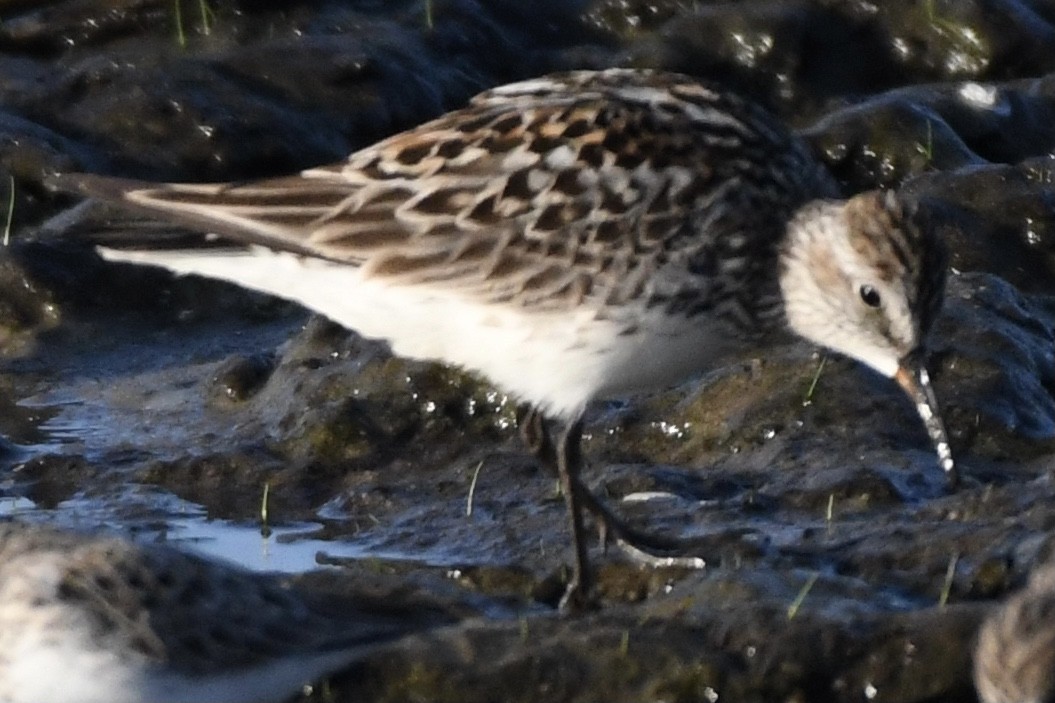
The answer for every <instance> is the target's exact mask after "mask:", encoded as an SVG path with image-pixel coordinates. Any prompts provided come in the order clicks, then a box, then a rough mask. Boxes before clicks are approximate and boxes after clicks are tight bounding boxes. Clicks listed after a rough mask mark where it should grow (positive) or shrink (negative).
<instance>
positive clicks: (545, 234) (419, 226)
mask: <svg viewBox="0 0 1055 703" xmlns="http://www.w3.org/2000/svg"><path fill="white" fill-rule="evenodd" d="M800 151H801V147H800V146H798V144H797V143H796V142H794V140H792V139H791V138H790V137H789V136H788V135H787V133H786V132H784V131H783V130H782V129H781V128H780V127H779V126H778V125H776V124H775V123H774V122H773V121H772V120H771V119H770V118H768V117H767V116H766V115H765V114H764V113H762V112H761V111H759V110H757V109H756V108H754V107H752V106H751V105H749V104H747V103H744V102H742V101H739V100H737V99H735V98H733V97H731V96H729V95H728V94H726V93H723V92H721V91H716V90H711V89H709V88H706V87H704V86H701V85H699V84H698V83H695V82H693V81H692V80H690V79H688V78H685V77H682V76H675V75H671V74H655V73H649V72H640V71H623V70H617V71H605V72H600V73H595V72H576V73H569V74H561V75H557V76H550V77H546V78H541V79H537V80H534V81H527V82H524V83H519V84H513V85H511V86H505V87H503V88H498V89H495V90H493V91H489V92H487V93H484V94H482V95H480V96H478V97H477V98H476V99H475V100H474V101H473V103H472V104H471V105H470V106H469V107H467V108H465V109H462V110H459V111H456V112H452V113H449V114H447V115H445V116H443V117H441V118H439V119H437V120H435V121H433V122H430V123H427V124H425V125H422V126H420V127H418V128H416V129H412V130H410V131H407V132H404V133H402V134H399V135H396V136H394V137H391V138H389V139H387V140H384V141H382V142H380V143H378V144H376V145H374V146H371V147H368V148H366V149H363V150H361V151H359V152H357V153H355V154H353V155H352V156H351V157H350V158H349V159H348V161H346V162H344V163H340V164H336V165H333V166H330V167H324V168H316V169H309V170H307V171H305V172H303V173H301V174H299V175H296V176H292V177H287V178H279V179H272V180H264V181H259V182H254V183H246V184H232V185H160V186H152V185H146V184H141V183H140V184H129V183H127V182H115V181H112V180H109V179H100V178H97V177H77V176H74V177H66V182H65V183H61V182H60V184H59V185H60V187H67V188H69V187H70V186H71V185H72V186H73V187H74V188H76V189H78V190H80V191H82V192H86V193H89V194H93V195H97V196H102V197H106V198H110V199H115V198H117V199H121V200H123V202H125V203H127V204H129V205H132V206H135V207H137V208H142V209H147V210H152V211H154V212H156V213H159V214H162V213H163V214H166V215H168V216H170V217H172V218H174V219H177V220H179V221H181V222H183V223H188V224H191V225H193V226H196V227H201V228H205V229H210V230H212V231H217V232H219V233H222V234H224V235H227V236H230V237H233V238H235V239H238V240H241V241H247V242H254V243H262V244H266V245H268V246H272V247H276V248H279V249H285V250H289V251H293V252H297V253H301V254H305V255H310V256H318V257H323V258H326V259H330V260H333V261H337V262H345V263H348V264H353V265H357V266H363V267H364V271H365V272H367V273H369V274H370V275H373V276H379V277H388V278H394V279H398V280H399V281H400V282H404V283H408V284H415V283H418V284H420V283H432V282H438V281H442V282H444V284H445V285H446V286H448V287H450V288H457V289H460V290H462V291H463V292H464V293H465V294H468V295H472V296H477V297H481V298H484V299H487V300H508V299H522V300H524V301H525V302H528V301H540V300H551V301H554V302H555V303H559V302H561V301H562V299H564V298H568V297H572V298H580V299H581V298H583V297H585V296H593V297H601V298H603V299H605V300H612V299H620V298H626V297H633V296H635V295H637V294H638V293H639V292H640V287H641V286H642V285H643V283H642V281H643V280H644V279H645V277H646V274H647V273H648V272H649V271H650V270H652V269H653V268H654V267H656V266H661V265H663V264H664V263H665V258H666V255H667V252H668V250H669V249H670V248H671V246H672V242H674V241H676V240H677V238H678V237H679V236H680V235H681V234H683V233H684V230H685V229H686V222H687V221H688V219H689V217H690V215H694V216H696V217H697V218H700V217H702V218H703V219H721V217H722V216H724V214H723V213H721V212H717V211H718V210H720V209H721V208H722V207H724V206H726V205H728V204H730V203H732V204H736V198H735V197H729V196H730V190H735V189H736V188H740V187H753V186H754V185H755V184H757V182H759V181H760V180H763V179H764V178H765V177H766V175H767V173H766V172H767V166H766V164H767V163H771V162H772V161H773V160H774V159H780V158H781V157H782V156H784V155H788V154H793V155H795V157H796V158H798V157H799V156H802V155H801V154H800V153H799V152H800ZM803 161H804V163H807V162H808V160H806V159H805V157H803ZM70 178H73V179H75V180H72V181H71V180H69V179H70ZM77 179H79V180H77ZM710 211H715V212H710Z"/></svg>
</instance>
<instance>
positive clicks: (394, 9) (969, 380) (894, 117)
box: [0, 0, 1055, 703]
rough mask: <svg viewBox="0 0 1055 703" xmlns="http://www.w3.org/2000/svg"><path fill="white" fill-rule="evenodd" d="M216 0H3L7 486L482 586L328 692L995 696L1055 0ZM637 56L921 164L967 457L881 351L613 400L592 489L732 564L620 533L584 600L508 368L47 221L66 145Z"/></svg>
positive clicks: (147, 164)
mask: <svg viewBox="0 0 1055 703" xmlns="http://www.w3.org/2000/svg"><path fill="white" fill-rule="evenodd" d="M200 7H201V6H200V5H199V4H198V3H189V2H184V3H183V4H182V13H181V19H182V25H181V26H179V25H178V24H177V22H176V20H175V16H174V12H173V10H174V4H173V2H171V0H122V1H120V2H94V1H92V0H88V1H84V0H63V1H57V2H32V1H29V0H27V1H25V2H18V3H9V4H8V5H6V6H5V10H4V18H3V19H4V21H3V23H2V24H0V203H2V202H4V201H6V198H7V196H8V193H9V192H10V187H11V186H12V184H13V196H12V202H13V203H14V206H13V211H12V227H11V231H10V239H11V244H10V246H6V247H4V249H3V251H2V252H0V350H2V354H3V355H2V359H0V436H2V437H3V442H2V444H0V512H2V513H3V514H5V515H15V516H18V517H19V518H20V519H25V520H37V521H46V522H56V523H59V524H66V525H75V526H79V527H92V528H103V529H108V530H114V531H118V532H122V533H125V534H129V535H131V536H133V537H135V538H137V539H167V540H170V541H174V542H176V543H180V544H184V545H186V546H187V547H188V548H196V549H199V550H203V551H207V552H209V553H212V554H219V555H223V556H226V557H227V558H229V559H234V560H237V561H242V562H243V563H246V564H250V565H252V566H253V567H254V568H275V569H281V570H287V571H292V572H299V571H301V570H302V569H303V568H304V565H305V563H308V562H310V561H312V559H313V558H314V560H315V562H316V563H317V564H318V565H319V567H320V568H319V570H314V571H311V572H310V573H305V574H300V575H295V576H294V577H295V578H296V579H297V580H298V582H299V584H300V585H301V586H302V587H304V588H308V589H325V590H336V591H340V590H342V589H345V588H347V589H349V590H352V585H355V586H356V587H361V586H362V584H363V583H367V582H369V583H375V584H376V588H378V589H380V590H381V591H384V590H385V589H391V590H392V591H395V590H399V589H403V590H405V589H418V590H420V591H421V592H422V593H425V594H428V596H429V597H430V598H432V599H435V600H438V601H440V602H443V603H445V604H447V605H457V606H458V607H460V608H462V609H463V612H464V613H465V614H466V615H474V616H475V617H473V618H472V619H471V620H470V621H468V622H467V623H466V624H465V625H463V626H458V627H454V628H449V629H446V630H442V631H438V632H435V633H430V634H424V635H422V636H419V637H414V638H411V639H409V640H406V641H403V642H399V643H397V644H394V645H392V646H391V647H388V648H386V650H384V651H383V652H381V653H379V654H377V655H376V656H372V657H371V658H369V659H367V660H366V661H364V662H362V663H361V664H360V665H357V666H356V667H354V668H353V669H351V670H349V671H348V672H346V673H345V674H342V675H341V676H338V677H335V678H334V679H333V680H332V681H331V682H329V683H328V684H326V685H325V686H319V687H317V688H316V691H315V693H314V694H312V698H311V699H312V700H327V701H340V700H369V701H390V700H391V701H395V700H400V701H403V700H432V701H443V700H455V699H456V700H459V701H477V700H479V701H494V700H504V701H519V700H540V699H545V700H549V701H565V700H566V701H581V700H606V701H640V700H664V701H709V702H710V703H713V702H714V701H715V700H733V701H773V700H787V701H829V700H830V701H860V700H862V699H867V700H877V701H923V700H926V701H959V700H970V698H971V696H972V695H973V694H972V692H971V687H970V670H969V661H968V654H969V651H970V647H971V643H972V638H973V635H974V631H975V628H976V627H977V624H978V622H979V619H980V618H981V617H982V616H983V615H984V613H985V612H986V611H987V610H988V609H989V608H990V607H991V606H992V604H993V603H994V602H995V601H996V600H998V599H999V598H1001V597H1002V596H1004V595H1005V594H1006V593H1007V592H1009V590H1011V589H1013V588H1014V587H1016V586H1017V585H1019V584H1021V583H1022V582H1023V580H1024V577H1025V576H1026V574H1028V572H1029V571H1030V569H1031V568H1032V567H1033V566H1034V564H1036V563H1038V562H1039V561H1043V560H1045V559H1048V558H1050V557H1051V553H1052V550H1053V548H1055V547H1053V544H1052V543H1051V538H1050V537H1049V535H1050V532H1051V526H1052V524H1053V523H1055V508H1052V507H1051V506H1052V505H1055V298H1053V297H1052V296H1053V295H1055V240H1053V235H1052V231H1053V223H1055V215H1053V212H1055V210H1053V196H1052V182H1053V177H1052V174H1053V172H1055V166H1053V161H1052V158H1051V156H1050V154H1051V152H1052V149H1053V148H1055V128H1053V127H1052V125H1053V124H1055V119H1053V116H1055V114H1053V113H1055V78H1053V75H1055V74H1052V73H1051V72H1052V71H1055V65H1052V64H1053V63H1055V59H1053V58H1052V57H1055V6H1053V5H1051V4H1050V3H1043V2H1034V3H1021V2H1012V1H1011V0H1008V1H1006V2H999V1H997V2H986V3H982V2H962V3H944V2H940V1H935V2H933V3H926V2H924V3H921V2H909V1H908V0H905V1H904V2H887V3H882V4H871V3H861V2H850V1H848V2H808V1H806V0H802V1H800V2H785V3H770V2H767V3H756V2H740V3H720V4H710V3H688V2H653V3H637V2H577V3H565V2H540V3H534V4H529V5H525V4H523V3H511V2H491V3H483V2H480V3H476V2H470V1H469V0H452V1H451V2H439V1H436V2H430V3H427V4H426V3H422V2H410V1H405V2H362V3H360V2H337V1H336V0H334V1H330V2H287V3H263V4H260V3H240V2H234V1H231V2H222V3H221V2H218V1H217V2H212V3H210V4H208V7H210V8H211V14H206V15H202V14H201V13H200V12H201V11H200ZM529 7H530V10H529V9H527V8H529ZM615 65H634V66H640V67H656V68H667V69H673V70H681V71H685V72H689V73H692V74H695V75H699V76H705V77H708V78H717V79H720V80H723V81H725V82H727V83H728V84H730V85H732V86H733V87H734V88H736V89H737V90H740V91H742V92H745V93H748V94H750V95H752V96H753V97H754V98H756V99H758V100H761V101H763V102H765V103H766V104H767V105H769V106H770V107H771V109H773V110H774V111H776V112H777V113H778V114H780V115H781V116H782V117H784V118H785V119H787V120H788V121H789V122H790V123H791V124H793V125H795V126H796V127H798V128H801V129H802V130H803V132H804V134H805V135H806V136H807V138H808V139H809V140H810V141H811V143H812V144H813V145H814V146H815V147H816V149H817V151H818V153H819V154H820V155H821V157H822V158H823V159H824V160H825V161H826V162H827V163H828V164H829V165H830V166H831V168H832V170H833V172H834V173H835V174H836V175H837V177H838V178H839V179H840V181H841V182H842V184H843V185H844V187H845V189H846V191H847V192H856V191H859V190H863V189H866V188H873V187H880V186H882V187H903V188H904V189H906V190H907V191H909V192H911V193H913V194H914V195H915V196H917V197H918V198H919V199H920V200H921V202H923V203H924V205H925V206H926V207H927V209H928V210H929V211H930V212H932V213H934V216H935V217H936V218H937V221H938V222H939V224H940V226H941V227H942V229H943V232H944V234H945V236H946V238H947V240H948V241H949V244H950V248H951V250H952V254H953V269H954V272H953V275H952V276H951V277H950V283H949V289H948V293H947V303H946V306H945V308H944V311H943V313H942V316H941V318H940V320H939V322H938V325H937V329H936V330H935V333H934V335H933V338H932V340H931V345H930V351H931V353H930V360H929V367H930V369H931V375H932V378H933V381H934V385H935V390H936V393H937V396H938V398H939V400H940V402H941V404H942V409H943V414H944V416H945V420H946V424H947V425H948V429H949V431H950V434H951V438H952V444H953V450H954V452H955V454H956V457H957V459H958V461H959V465H960V468H961V472H962V474H963V478H964V481H963V485H962V486H960V487H959V488H957V489H956V490H954V491H951V492H950V491H949V490H948V489H947V488H946V486H945V484H944V477H943V476H942V475H941V472H940V470H939V469H938V468H937V466H936V465H935V461H934V457H933V454H932V449H931V448H930V446H929V444H928V441H927V438H926V436H925V434H924V432H923V430H922V428H921V427H920V423H919V421H918V418H917V417H916V416H915V412H914V410H913V408H912V407H911V404H910V403H909V402H908V401H907V400H905V399H904V398H903V397H902V395H901V393H900V391H899V390H898V389H897V388H895V387H894V386H893V384H892V383H890V382H888V381H886V380H885V379H882V378H879V377H877V376H875V375H874V374H872V373H870V372H868V371H866V370H865V369H863V368H861V367H860V366H859V365H856V364H854V363H851V362H849V361H846V360H844V359H840V358H836V357H828V358H822V357H821V356H819V354H818V352H817V351H816V350H814V349H812V348H809V347H808V346H805V345H801V344H800V345H791V346H788V347H783V348H778V349H773V350H771V351H770V352H768V353H767V354H766V356H765V358H752V357H745V358H743V359H740V360H738V361H737V363H734V364H731V365H729V366H727V367H724V368H720V369H716V370H714V371H713V372H712V373H709V374H707V375H706V376H704V377H702V378H699V379H695V380H692V381H689V382H687V383H685V384H683V385H681V386H679V387H677V388H674V389H671V390H669V391H665V392H661V393H656V394H653V395H651V396H643V397H635V398H624V399H612V400H610V401H607V402H605V403H599V404H597V406H596V407H594V408H592V409H591V411H590V414H589V415H588V418H587V428H586V432H587V436H586V440H585V447H584V448H585V452H586V455H587V457H588V458H589V461H590V464H591V466H590V469H589V472H588V473H589V475H588V478H589V481H590V483H591V485H592V486H593V488H594V489H595V490H597V491H598V492H599V493H600V494H602V495H604V496H605V497H606V500H608V502H609V503H610V504H612V505H613V506H614V508H615V509H616V510H618V511H619V512H620V513H621V514H623V515H625V516H627V518H628V519H630V520H631V521H632V522H633V523H634V524H635V525H640V526H642V527H647V528H648V529H650V530H654V531H661V532H664V533H667V534H671V535H676V536H678V537H679V538H682V539H683V540H685V542H686V551H687V552H689V553H692V554H698V555H700V556H703V557H705V558H706V559H707V562H708V567H707V568H706V569H704V570H702V571H686V570H678V569H659V570H642V569H641V568H639V567H637V566H634V565H632V564H630V563H628V562H627V561H626V560H625V559H624V558H623V557H622V556H621V555H620V554H618V553H617V552H612V553H609V554H608V555H607V556H602V555H601V553H600V550H599V549H597V550H595V553H594V558H595V561H596V563H598V564H599V565H600V575H599V591H600V593H601V594H602V609H601V610H600V612H597V613H592V614H588V615H584V616H581V617H576V618H570V619H568V618H561V617H558V616H556V615H555V614H554V613H553V607H554V605H555V604H556V602H557V600H558V598H559V596H560V593H561V592H562V588H563V582H564V580H565V579H566V577H567V568H568V564H569V562H570V556H571V555H570V553H569V549H568V537H567V534H566V531H565V529H564V525H565V517H564V509H563V502H562V500H561V499H560V496H559V495H558V494H557V490H556V484H555V481H554V479H553V477H552V476H549V475H547V474H546V473H545V472H544V471H543V470H541V469H540V468H539V467H537V466H536V464H535V462H534V461H533V459H532V458H531V456H529V454H528V453H527V452H526V451H525V450H524V449H523V448H522V447H521V446H520V444H519V443H518V441H517V438H516V429H515V405H514V403H513V401H512V400H511V399H509V398H507V397H506V396H505V395H504V394H502V393H501V391H499V390H497V389H494V388H492V387H491V386H490V385H489V384H488V383H487V381H486V380H484V379H479V378H475V377H472V376H469V375H466V374H463V373H461V372H460V371H458V370H454V369H449V368H444V367H442V366H439V365H435V364H426V363H419V362H409V361H405V360H401V359H398V358H393V357H392V356H391V355H390V354H389V352H388V351H387V349H386V348H385V346H384V345H383V344H380V343H378V342H374V341H369V340H363V339H361V338H359V337H357V336H356V335H354V334H352V333H348V332H346V331H344V330H341V329H340V328H337V327H336V326H334V325H332V324H330V323H328V322H326V321H325V320H322V319H319V318H310V317H309V316H308V315H307V314H306V313H305V312H304V311H303V310H300V309H299V308H297V307H295V306H292V305H289V304H286V303H282V302H280V301H274V300H270V299H266V298H264V297H262V296H258V295H254V294H250V293H246V292H244V291H240V290H237V289H235V288H233V287H230V286H226V285H222V284H218V283H213V282H208V281H201V280H195V279H186V280H175V279H172V278H170V277H168V276H166V275H165V274H163V273H161V272H159V271H154V270H148V269H138V268H134V267H130V266H126V265H109V264H104V263H103V262H101V261H100V260H99V259H98V258H97V257H96V256H95V254H94V253H93V252H91V251H89V250H87V249H85V248H83V247H77V246H76V245H75V244H74V243H71V242H68V241H54V240H52V239H49V238H47V237H40V236H38V235H39V232H38V229H39V226H40V225H41V223H42V222H44V221H45V220H47V219H48V218H49V217H52V216H54V215H56V214H57V213H59V212H60V211H62V210H63V209H64V208H66V207H68V206H70V205H72V204H73V203H72V202H71V201H69V200H66V199H62V198H59V197H57V196H55V195H53V194H50V193H48V192H46V191H45V190H44V189H43V188H42V187H41V186H40V185H39V184H40V181H41V178H42V176H43V175H44V174H45V173H47V172H49V171H52V170H71V169H75V170H86V171H97V172H107V173H114V174H121V175H128V176H137V177H144V178H153V179H176V180H199V181H200V180H231V179H239V178H247V177H254V176H263V175H274V174H279V173H286V172H289V171H292V170H295V169H297V168H302V167H307V166H311V165H316V164H318V163H324V162H330V161H335V160H338V159H340V158H342V157H343V156H344V155H345V154H347V153H348V152H350V151H351V150H353V149H354V148H356V147H359V146H362V145H364V144H367V143H370V142H372V141H374V140H375V139H378V138H380V137H382V136H384V135H387V134H390V133H393V132H395V131H397V130H399V129H403V128H406V127H409V126H412V125H414V124H417V123H419V122H422V121H424V120H426V119H428V118H430V117H433V116H435V115H437V114H439V113H441V112H443V111H445V110H448V109H452V108H454V107H457V106H459V105H462V104H464V102H465V101H466V100H467V99H468V97H469V96H471V95H472V94H474V93H475V92H477V91H478V90H481V89H483V88H486V87H489V86H492V85H495V84H498V83H502V82H507V81H510V80H514V79H517V78H523V77H529V76H532V75H537V74H539V73H543V72H545V71H549V70H555V69H561V68H571V67H595V68H596V67H604V66H615ZM105 217H106V213H101V214H100V215H99V218H101V219H105ZM124 226H156V225H151V224H149V223H138V224H134V225H129V224H125V225H124ZM38 240H39V241H38ZM265 494H266V500H265ZM265 504H266V516H265V514H264V512H263V511H262V506H263V505H265ZM252 544H259V545H260V548H259V549H257V548H255V547H249V546H247V545H252ZM315 552H318V554H317V555H315ZM283 554H288V555H296V557H297V558H295V559H291V560H289V562H288V563H290V564H296V566H290V567H287V566H285V564H286V563H287V562H286V561H284V560H283V559H282V557H281V555H283ZM271 555H273V557H272V556H271Z"/></svg>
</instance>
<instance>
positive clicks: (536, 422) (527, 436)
mask: <svg viewBox="0 0 1055 703" xmlns="http://www.w3.org/2000/svg"><path fill="white" fill-rule="evenodd" d="M517 429H518V430H520V439H522V440H523V441H524V445H525V446H527V448H528V449H529V450H530V451H531V453H532V454H534V455H535V456H536V457H538V460H539V461H540V462H542V463H543V464H545V465H546V466H547V467H549V468H551V469H554V470H555V469H556V468H557V450H556V448H555V447H554V446H553V439H552V438H551V437H550V433H549V428H547V427H546V418H545V417H543V416H542V413H541V412H539V410H538V408H536V407H535V406H534V405H529V404H527V403H522V404H521V405H519V406H517Z"/></svg>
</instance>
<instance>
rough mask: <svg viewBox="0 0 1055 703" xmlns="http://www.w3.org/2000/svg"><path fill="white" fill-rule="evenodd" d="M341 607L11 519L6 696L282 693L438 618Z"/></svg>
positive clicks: (5, 590) (205, 564)
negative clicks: (57, 675) (320, 604)
mask: <svg viewBox="0 0 1055 703" xmlns="http://www.w3.org/2000/svg"><path fill="white" fill-rule="evenodd" d="M336 612H337V611H335V610H333V609H331V608H324V609H319V608H318V607H317V606H316V607H313V606H312V605H311V602H310V601H305V600H304V599H303V597H302V596H299V595H298V594H296V593H294V592H292V591H290V590H289V589H288V588H287V587H286V586H285V585H284V584H283V583H282V582H281V581H280V579H279V578H278V577H275V576H271V575H267V574H258V573H250V572H246V571H243V570H241V569H239V568H237V567H233V566H229V565H226V564H221V563H218V562H213V561H210V560H206V559H203V558H200V557H197V556H194V555H191V554H188V553H184V552H182V551H179V550H176V549H173V548H170V547H167V546H163V545H137V544H133V543H131V542H128V541H126V540H122V539H118V538H109V537H95V536H90V535H85V534H80V533H74V532H66V531H59V530H55V529H51V528H47V527H41V526H31V525H23V524H17V523H5V524H0V701H5V702H8V701H11V702H14V703H23V702H27V703H28V701H32V700H33V697H34V692H36V694H35V695H37V696H38V697H40V696H44V697H45V698H46V699H47V700H49V701H50V703H62V702H65V701H69V702H71V703H79V702H82V701H83V702H89V701H97V700H98V701H135V702H138V701H142V702H143V703H146V702H147V701H150V700H152V699H156V700H157V701H162V700H164V701H177V700H183V701H188V702H195V701H201V702H202V703H204V702H205V701H207V700H210V697H215V696H220V697H219V698H212V700H214V701H222V700H230V701H235V700H283V699H285V698H287V697H288V696H290V695H292V694H293V693H295V692H297V691H298V690H299V689H300V687H301V686H302V685H303V684H306V683H310V682H312V680H313V678H314V677H317V676H321V675H324V674H325V673H328V672H331V671H334V670H336V669H337V668H339V667H340V666H341V664H342V663H348V662H350V661H352V660H353V659H354V653H355V652H357V651H359V650H365V649H366V648H367V647H368V646H369V645H372V644H376V643H378V642H383V641H386V640H388V639H391V638H393V637H395V636H398V635H400V634H404V633H406V632H408V631H412V630H413V629H414V628H415V626H420V627H423V626H424V623H426V622H427V619H428V618H427V617H426V616H425V615H423V616H422V619H421V622H415V621H414V620H413V619H412V618H406V619H405V620H401V619H399V618H397V617H393V616H391V615H386V614H385V613H382V612H371V611H370V610H366V609H358V608H356V607H355V606H354V605H351V604H350V605H349V606H348V607H347V608H346V609H345V610H344V611H343V612H341V613H340V614H339V615H335V613H336ZM59 663H61V667H62V670H63V671H62V677H60V678H54V677H53V676H49V675H48V670H49V669H50V668H54V667H55V666H59V665H60V664H59ZM55 673H57V672H55ZM272 675H273V676H275V678H271V676H272ZM228 677H232V678H230V679H229V678H228ZM242 677H244V680H241V678H242ZM228 689H230V690H228Z"/></svg>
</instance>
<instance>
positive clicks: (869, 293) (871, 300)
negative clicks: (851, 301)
mask: <svg viewBox="0 0 1055 703" xmlns="http://www.w3.org/2000/svg"><path fill="white" fill-rule="evenodd" d="M861 300H863V301H865V305H867V306H868V307H870V308H878V307H879V303H881V302H882V301H881V300H880V299H879V293H878V291H876V289H875V288H873V287H872V286H869V285H863V286H861Z"/></svg>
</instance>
